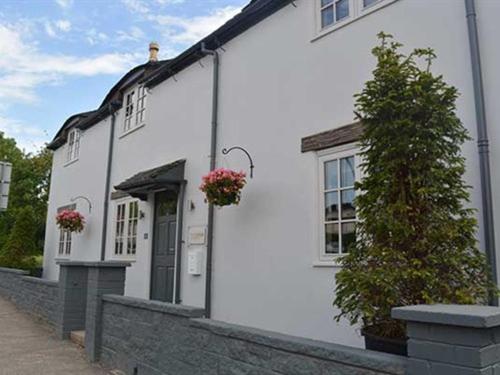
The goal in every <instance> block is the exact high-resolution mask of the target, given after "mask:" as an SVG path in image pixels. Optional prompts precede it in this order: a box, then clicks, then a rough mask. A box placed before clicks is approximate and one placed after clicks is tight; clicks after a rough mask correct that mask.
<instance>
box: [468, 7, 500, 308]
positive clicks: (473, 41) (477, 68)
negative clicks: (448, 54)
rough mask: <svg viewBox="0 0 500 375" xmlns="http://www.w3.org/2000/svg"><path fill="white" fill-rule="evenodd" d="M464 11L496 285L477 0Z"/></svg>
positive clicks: (494, 302)
mask: <svg viewBox="0 0 500 375" xmlns="http://www.w3.org/2000/svg"><path fill="white" fill-rule="evenodd" d="M465 13H466V16H467V29H468V32H469V46H470V58H471V65H472V82H473V85H474V103H475V106H476V121H477V138H478V139H477V146H478V151H479V172H480V176H481V197H482V203H483V222H484V246H485V250H486V256H487V258H488V262H489V264H490V267H491V275H492V279H493V282H494V283H495V285H498V276H497V261H496V249H495V232H494V230H495V226H494V223H493V198H492V193H491V172H490V156H489V152H490V151H489V141H488V127H487V123H486V109H485V108H486V106H485V103H484V90H483V78H482V71H481V55H480V51H479V37H478V31H477V17H476V7H475V0H465ZM489 302H490V305H492V306H498V298H497V297H496V296H495V295H494V294H491V295H490V298H489Z"/></svg>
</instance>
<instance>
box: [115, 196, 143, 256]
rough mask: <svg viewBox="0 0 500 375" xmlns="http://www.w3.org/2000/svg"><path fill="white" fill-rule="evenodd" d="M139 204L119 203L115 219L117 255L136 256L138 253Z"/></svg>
mask: <svg viewBox="0 0 500 375" xmlns="http://www.w3.org/2000/svg"><path fill="white" fill-rule="evenodd" d="M138 222H139V202H138V201H137V200H133V201H129V202H123V203H119V204H118V205H117V206H116V217H115V249H114V252H115V255H116V256H129V257H130V256H134V255H135V254H136V252H137V226H138Z"/></svg>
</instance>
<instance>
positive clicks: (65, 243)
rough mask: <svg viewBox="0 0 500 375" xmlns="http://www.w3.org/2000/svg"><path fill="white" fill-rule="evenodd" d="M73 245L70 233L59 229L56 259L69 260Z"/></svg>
mask: <svg viewBox="0 0 500 375" xmlns="http://www.w3.org/2000/svg"><path fill="white" fill-rule="evenodd" d="M72 245H73V238H72V233H71V232H70V231H69V230H66V229H59V240H58V248H57V257H58V258H69V257H70V256H71V248H72Z"/></svg>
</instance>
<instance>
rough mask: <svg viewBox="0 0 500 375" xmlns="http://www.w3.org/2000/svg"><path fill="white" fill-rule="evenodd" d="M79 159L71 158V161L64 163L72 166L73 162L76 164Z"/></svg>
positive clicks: (65, 165)
mask: <svg viewBox="0 0 500 375" xmlns="http://www.w3.org/2000/svg"><path fill="white" fill-rule="evenodd" d="M77 161H78V158H76V159H73V160H70V161H67V162H66V163H65V164H64V167H68V166H70V165H71V164H74V163H76V162H77Z"/></svg>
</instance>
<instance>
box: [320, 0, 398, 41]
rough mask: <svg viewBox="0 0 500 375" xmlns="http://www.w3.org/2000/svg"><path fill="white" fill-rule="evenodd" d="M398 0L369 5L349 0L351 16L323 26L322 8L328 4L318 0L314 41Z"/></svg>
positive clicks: (380, 1)
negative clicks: (322, 3)
mask: <svg viewBox="0 0 500 375" xmlns="http://www.w3.org/2000/svg"><path fill="white" fill-rule="evenodd" d="M396 1H398V0H378V1H377V2H376V3H374V4H371V5H369V6H367V7H364V5H363V0H349V16H347V17H345V18H343V19H341V20H339V21H335V20H334V22H333V23H332V24H331V25H328V26H325V27H323V26H322V22H321V10H322V9H324V8H326V6H321V0H316V4H315V7H314V12H315V19H316V36H315V37H314V38H313V40H312V41H315V40H316V39H319V38H321V37H322V36H324V35H326V34H329V33H331V32H332V31H334V30H337V29H339V28H341V27H344V26H345V25H347V24H350V23H351V22H354V21H356V20H358V19H360V18H362V17H364V16H366V15H367V14H369V13H372V12H374V11H376V10H379V9H381V8H384V7H386V6H387V5H389V4H392V3H394V2H396Z"/></svg>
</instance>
